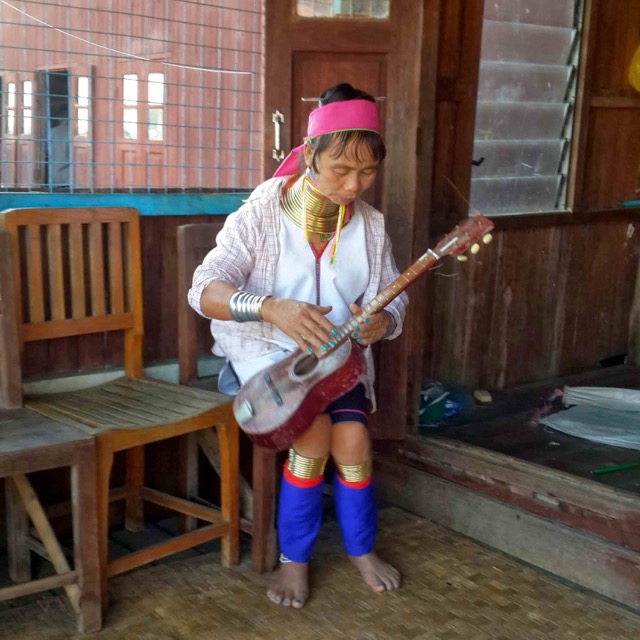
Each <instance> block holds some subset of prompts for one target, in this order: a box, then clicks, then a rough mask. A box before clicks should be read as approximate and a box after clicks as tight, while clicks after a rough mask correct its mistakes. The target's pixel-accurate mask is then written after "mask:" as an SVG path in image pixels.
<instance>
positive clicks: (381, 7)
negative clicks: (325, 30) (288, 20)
mask: <svg viewBox="0 0 640 640" xmlns="http://www.w3.org/2000/svg"><path fill="white" fill-rule="evenodd" d="M297 14H298V15H299V16H304V17H306V18H374V19H378V20H387V19H388V18H389V0H298V6H297Z"/></svg>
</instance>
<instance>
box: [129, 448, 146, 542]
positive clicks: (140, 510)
mask: <svg viewBox="0 0 640 640" xmlns="http://www.w3.org/2000/svg"><path fill="white" fill-rule="evenodd" d="M125 465H126V470H125V474H126V480H125V483H126V489H127V497H126V499H125V502H126V506H125V520H124V526H125V528H126V529H127V530H129V531H144V500H143V498H142V487H143V486H144V447H134V448H133V449H127V451H126V452H125Z"/></svg>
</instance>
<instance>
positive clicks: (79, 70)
mask: <svg viewBox="0 0 640 640" xmlns="http://www.w3.org/2000/svg"><path fill="white" fill-rule="evenodd" d="M94 75H95V74H94V68H93V66H91V65H80V64H76V65H74V66H73V68H72V74H71V78H70V82H71V87H70V89H71V96H70V97H71V99H70V102H69V107H70V114H71V135H72V138H71V167H72V169H73V181H72V184H73V188H74V189H78V190H80V191H83V190H91V189H92V188H93V187H94V186H95V182H94V175H93V87H94V82H93V79H94Z"/></svg>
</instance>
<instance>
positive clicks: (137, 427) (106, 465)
mask: <svg viewBox="0 0 640 640" xmlns="http://www.w3.org/2000/svg"><path fill="white" fill-rule="evenodd" d="M0 228H3V229H4V230H5V232H6V233H7V235H8V236H9V239H10V244H11V256H12V261H11V266H12V271H13V285H14V293H15V296H16V304H15V318H14V320H15V325H16V327H17V331H16V333H17V335H18V343H19V345H20V347H21V348H24V345H25V344H26V343H27V342H30V341H37V340H53V339H56V338H60V337H67V336H82V335H84V334H89V333H99V334H103V333H106V332H110V331H121V332H123V333H124V371H125V376H124V377H122V378H120V379H118V380H115V381H111V382H108V383H106V384H104V385H100V386H97V387H92V388H91V389H83V390H79V391H69V392H64V393H55V394H41V395H30V396H28V397H25V400H24V405H25V406H26V407H28V408H31V409H33V410H34V411H37V412H38V413H40V414H42V415H45V416H48V417H49V418H52V419H54V420H57V421H60V422H63V423H65V424H68V425H71V426H73V427H75V428H76V429H78V430H79V431H80V432H83V433H86V434H88V435H91V436H93V437H94V438H95V445H96V452H97V458H96V460H97V485H96V487H97V488H96V495H97V504H96V509H97V521H98V536H97V539H98V558H99V570H100V599H101V603H102V607H103V610H104V609H106V606H107V580H108V578H110V577H111V576H114V575H117V574H120V573H122V572H124V571H128V570H130V569H133V568H135V567H138V566H140V565H143V564H146V563H148V562H152V561H154V560H157V559H159V558H162V557H164V556H167V555H169V554H173V553H176V552H178V551H182V550H184V549H187V548H190V547H193V546H196V545H200V544H202V543H203V542H206V541H209V540H214V539H220V540H221V542H222V563H223V565H225V566H230V565H232V564H235V563H237V561H238V540H239V525H238V520H239V517H238V427H237V424H236V422H235V420H234V418H233V413H232V411H231V407H230V403H229V400H228V398H227V397H226V396H223V395H221V394H218V393H214V392H210V391H203V390H200V389H195V388H190V387H186V386H183V385H175V384H170V383H165V382H159V381H156V380H150V379H148V378H145V377H144V376H143V367H142V364H143V363H142V340H143V318H142V268H141V249H140V228H139V220H138V213H137V211H136V210H135V209H131V208H126V207H104V208H73V209H13V210H9V211H5V212H3V213H2V214H0ZM14 386H16V385H14ZM212 428H213V429H215V433H216V435H217V437H218V442H219V450H220V466H219V471H220V495H221V505H220V509H216V508H210V507H208V506H204V505H203V504H202V503H201V502H200V501H194V500H191V499H190V498H192V497H196V496H192V495H191V494H190V493H188V491H187V490H188V489H190V488H192V487H185V485H184V484H183V485H182V486H181V487H179V494H180V495H177V496H176V495H169V494H168V493H165V492H162V491H159V490H157V489H155V488H152V487H149V486H146V485H145V477H144V468H145V465H144V446H145V445H147V444H150V443H154V442H158V441H161V440H166V439H169V438H174V437H177V436H186V435H188V434H191V433H196V432H200V431H209V430H210V429H212ZM120 451H122V452H125V461H126V463H125V466H126V469H125V476H126V477H125V483H124V486H122V487H117V488H113V489H111V488H110V477H111V470H112V466H113V460H114V455H115V454H116V453H117V452H120ZM177 458H178V456H177V455H176V468H178V466H179V465H178V460H177ZM179 480H181V478H179ZM115 500H124V501H125V526H126V528H127V529H129V530H131V531H141V530H142V529H143V528H144V503H145V502H149V503H153V504H156V505H159V506H161V507H164V508H168V509H171V510H174V511H176V512H177V513H179V514H182V515H183V516H185V517H189V518H190V519H191V522H192V525H193V526H192V527H191V530H188V531H186V532H183V533H180V535H178V536H176V537H174V538H171V539H169V540H166V541H164V542H159V543H157V544H155V545H153V546H151V547H148V548H146V549H143V550H140V551H137V552H134V553H131V554H129V555H127V556H125V557H122V558H118V559H116V560H110V558H109V556H108V544H107V537H108V531H109V505H110V502H111V501H115ZM196 520H198V521H202V522H204V523H206V524H205V525H204V526H202V527H200V528H195V521H196Z"/></svg>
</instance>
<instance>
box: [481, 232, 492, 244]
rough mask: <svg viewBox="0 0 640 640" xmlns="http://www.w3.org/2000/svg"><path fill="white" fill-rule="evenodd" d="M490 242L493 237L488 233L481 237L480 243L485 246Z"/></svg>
mask: <svg viewBox="0 0 640 640" xmlns="http://www.w3.org/2000/svg"><path fill="white" fill-rule="evenodd" d="M492 240H493V236H492V235H491V234H490V233H486V234H485V235H484V236H482V242H484V243H485V244H489V243H490V242H491V241H492Z"/></svg>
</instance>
